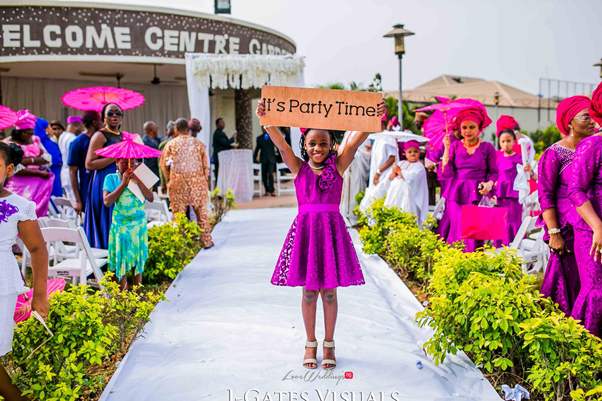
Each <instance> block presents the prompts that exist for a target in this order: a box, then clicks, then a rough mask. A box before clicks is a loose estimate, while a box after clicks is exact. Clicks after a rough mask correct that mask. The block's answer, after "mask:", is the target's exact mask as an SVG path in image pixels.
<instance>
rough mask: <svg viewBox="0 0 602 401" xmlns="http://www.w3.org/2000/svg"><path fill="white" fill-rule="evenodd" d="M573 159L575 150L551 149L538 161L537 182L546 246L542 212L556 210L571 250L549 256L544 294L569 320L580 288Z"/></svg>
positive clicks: (542, 288) (559, 224) (546, 233)
mask: <svg viewBox="0 0 602 401" xmlns="http://www.w3.org/2000/svg"><path fill="white" fill-rule="evenodd" d="M574 155H575V151H574V150H573V149H570V148H567V147H564V146H562V145H559V144H558V143H555V144H554V145H552V146H550V147H549V148H548V149H546V151H545V152H544V153H543V155H542V156H541V158H540V159H539V165H538V171H539V177H538V182H537V186H538V194H539V204H540V205H541V210H542V214H540V215H539V217H538V220H537V225H538V226H540V227H543V228H544V237H543V239H544V241H546V242H549V241H550V236H549V234H548V228H547V227H546V224H545V221H544V220H543V212H544V211H545V210H546V209H552V208H553V209H556V216H557V219H558V228H559V229H560V235H561V236H562V239H563V240H564V243H565V244H566V247H567V249H568V250H569V252H565V253H563V254H562V255H559V254H558V253H555V252H551V253H550V259H549V261H548V266H547V268H546V271H545V274H544V277H543V284H542V287H541V293H542V294H544V295H545V296H547V297H549V298H551V299H552V300H553V301H554V302H556V303H557V304H558V306H559V307H560V309H561V310H562V311H563V312H564V313H565V314H566V315H567V316H570V314H571V311H572V309H573V305H574V303H575V299H576V298H577V294H578V293H579V288H580V286H581V285H580V280H579V271H578V270H577V261H576V260H575V252H574V241H575V235H574V232H573V225H572V224H571V221H572V220H573V219H574V215H575V208H574V206H573V203H572V202H571V200H570V199H569V196H568V184H569V179H570V178H571V176H572V172H573V166H572V163H573V157H574Z"/></svg>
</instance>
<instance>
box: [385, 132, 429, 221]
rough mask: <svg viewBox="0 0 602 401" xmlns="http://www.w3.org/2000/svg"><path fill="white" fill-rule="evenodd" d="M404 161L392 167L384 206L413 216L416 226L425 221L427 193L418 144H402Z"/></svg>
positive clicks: (413, 142) (424, 172) (427, 204)
mask: <svg viewBox="0 0 602 401" xmlns="http://www.w3.org/2000/svg"><path fill="white" fill-rule="evenodd" d="M404 151H405V156H406V160H402V161H400V162H399V163H397V164H394V165H393V171H392V173H391V175H390V176H389V177H388V178H389V180H390V181H391V184H390V185H389V189H388V191H387V197H386V199H385V206H387V207H393V206H396V207H398V208H400V209H401V210H403V211H404V212H407V213H412V214H415V215H416V216H417V218H418V225H419V226H422V224H423V223H424V222H425V221H426V219H427V213H428V207H429V192H428V185H427V181H426V169H425V168H424V166H423V165H422V163H420V161H419V157H420V144H419V143H418V142H417V141H408V142H406V143H405V144H404Z"/></svg>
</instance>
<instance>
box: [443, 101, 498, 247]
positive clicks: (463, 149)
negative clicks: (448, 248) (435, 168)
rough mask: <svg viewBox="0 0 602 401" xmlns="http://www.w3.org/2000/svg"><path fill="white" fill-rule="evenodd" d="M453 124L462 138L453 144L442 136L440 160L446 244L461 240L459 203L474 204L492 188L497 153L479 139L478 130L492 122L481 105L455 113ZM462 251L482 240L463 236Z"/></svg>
mask: <svg viewBox="0 0 602 401" xmlns="http://www.w3.org/2000/svg"><path fill="white" fill-rule="evenodd" d="M454 124H455V125H456V127H457V128H459V130H460V133H461V134H462V136H463V138H464V139H462V140H461V141H456V142H454V143H453V144H452V143H451V139H450V137H449V135H447V136H446V137H445V139H444V140H443V144H444V145H445V153H444V154H443V159H442V162H441V169H442V176H443V177H444V178H447V179H449V185H448V186H447V188H446V190H445V193H444V194H443V197H444V198H445V213H444V214H443V219H442V224H445V223H446V222H447V221H448V222H449V234H448V235H447V236H446V237H442V238H443V239H445V241H447V243H449V244H453V243H454V242H456V241H460V240H461V233H462V230H461V221H462V219H461V216H462V206H464V205H471V204H473V205H477V204H478V203H479V202H480V201H481V198H482V196H486V195H488V194H489V192H490V191H491V190H492V189H493V184H494V182H495V181H496V180H497V177H498V173H497V165H496V155H495V149H494V148H493V145H492V144H490V143H489V142H485V141H482V140H481V139H480V138H479V134H480V133H481V132H482V131H483V129H484V128H485V127H487V126H488V125H489V124H491V119H490V118H489V117H488V116H487V112H486V111H485V108H484V107H482V108H481V107H470V108H467V109H464V110H462V111H461V112H460V113H458V116H457V117H456V119H455V122H454ZM464 244H465V245H466V247H465V249H464V251H465V252H474V251H475V250H476V249H477V248H479V247H481V246H483V241H477V240H472V239H466V240H464Z"/></svg>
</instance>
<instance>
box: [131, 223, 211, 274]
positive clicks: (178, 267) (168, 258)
mask: <svg viewBox="0 0 602 401" xmlns="http://www.w3.org/2000/svg"><path fill="white" fill-rule="evenodd" d="M201 232H202V230H201V229H200V228H199V226H198V225H197V224H196V223H195V222H194V221H190V220H188V219H187V218H186V216H185V215H184V214H181V213H177V214H176V219H175V221H173V222H171V221H170V222H168V223H165V224H163V225H160V226H155V227H153V228H151V229H150V230H148V259H147V261H146V265H145V266H144V274H143V275H142V279H143V280H144V283H148V284H157V283H160V282H164V281H169V280H173V279H175V278H176V276H177V275H178V273H180V272H181V271H182V270H183V269H184V267H186V265H188V264H189V263H190V262H191V261H192V259H193V258H194V257H195V256H196V254H197V253H198V252H199V251H200V250H201V242H200V237H199V236H200V234H201Z"/></svg>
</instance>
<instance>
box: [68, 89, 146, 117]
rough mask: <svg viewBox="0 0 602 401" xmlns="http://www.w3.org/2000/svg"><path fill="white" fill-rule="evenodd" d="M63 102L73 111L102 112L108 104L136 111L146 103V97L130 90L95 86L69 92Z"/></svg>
mask: <svg viewBox="0 0 602 401" xmlns="http://www.w3.org/2000/svg"><path fill="white" fill-rule="evenodd" d="M62 100H63V103H64V104H65V105H66V106H69V107H71V108H73V109H77V110H96V111H98V112H100V111H101V110H102V108H103V107H104V105H105V104H107V103H116V104H117V105H119V107H120V108H121V109H122V110H130V109H135V108H136V107H138V106H141V105H142V104H143V103H144V96H142V95H141V94H140V93H138V92H134V91H131V90H129V89H121V88H111V87H109V86H94V87H91V88H81V89H76V90H73V91H71V92H67V93H65V94H64V95H63V99H62Z"/></svg>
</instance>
